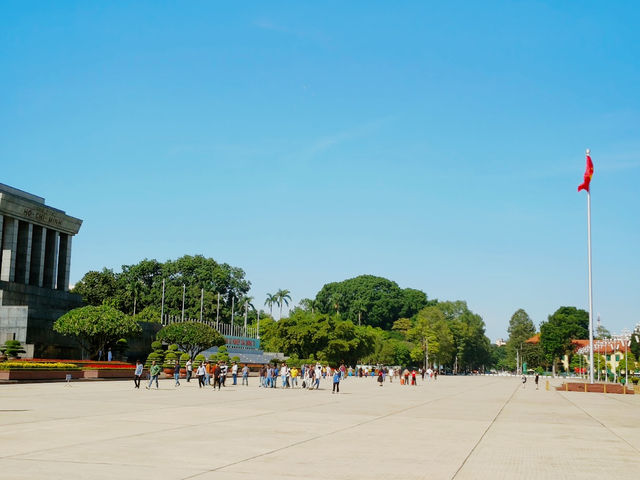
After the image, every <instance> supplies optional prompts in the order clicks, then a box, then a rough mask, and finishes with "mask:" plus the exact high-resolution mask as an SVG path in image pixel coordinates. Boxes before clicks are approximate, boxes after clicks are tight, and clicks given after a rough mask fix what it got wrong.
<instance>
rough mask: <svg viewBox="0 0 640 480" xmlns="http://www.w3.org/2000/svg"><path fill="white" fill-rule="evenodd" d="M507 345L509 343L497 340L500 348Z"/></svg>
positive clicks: (500, 339)
mask: <svg viewBox="0 0 640 480" xmlns="http://www.w3.org/2000/svg"><path fill="white" fill-rule="evenodd" d="M506 344H507V342H505V341H504V340H503V339H502V338H499V339H497V340H496V345H497V346H498V347H504V346H505V345H506Z"/></svg>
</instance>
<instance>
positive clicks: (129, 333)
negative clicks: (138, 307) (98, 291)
mask: <svg viewBox="0 0 640 480" xmlns="http://www.w3.org/2000/svg"><path fill="white" fill-rule="evenodd" d="M53 330H54V331H56V332H58V333H61V334H63V335H69V336H73V337H75V338H76V339H77V341H78V343H80V345H81V347H82V349H83V351H84V352H86V353H88V354H89V355H90V357H91V358H95V357H97V356H98V352H99V351H103V352H105V351H107V349H108V348H115V346H116V342H117V341H118V340H119V339H121V338H130V337H134V336H137V335H139V334H140V333H141V332H142V329H141V328H140V326H139V325H138V324H137V322H136V321H135V320H133V319H132V318H131V317H129V316H128V315H125V314H124V313H122V312H121V311H119V310H117V309H115V308H113V307H110V306H108V305H100V306H92V305H90V306H87V307H81V308H75V309H73V310H71V311H70V312H67V313H65V314H64V315H62V316H61V317H60V318H58V320H56V321H55V322H54V324H53Z"/></svg>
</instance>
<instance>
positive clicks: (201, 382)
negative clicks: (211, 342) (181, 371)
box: [196, 362, 206, 388]
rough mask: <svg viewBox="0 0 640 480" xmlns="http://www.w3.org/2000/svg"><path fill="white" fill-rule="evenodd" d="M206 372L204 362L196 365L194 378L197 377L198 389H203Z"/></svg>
mask: <svg viewBox="0 0 640 480" xmlns="http://www.w3.org/2000/svg"><path fill="white" fill-rule="evenodd" d="M205 372H206V369H205V368H204V362H200V365H198V370H196V377H198V387H199V388H202V387H204V374H205Z"/></svg>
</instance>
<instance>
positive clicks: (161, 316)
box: [160, 278, 164, 323]
mask: <svg viewBox="0 0 640 480" xmlns="http://www.w3.org/2000/svg"><path fill="white" fill-rule="evenodd" d="M162 322H164V278H163V279H162V306H161V307H160V323H162Z"/></svg>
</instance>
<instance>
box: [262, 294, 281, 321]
mask: <svg viewBox="0 0 640 480" xmlns="http://www.w3.org/2000/svg"><path fill="white" fill-rule="evenodd" d="M277 303H278V300H277V297H276V295H274V294H272V293H267V299H266V300H265V301H264V304H265V306H267V307H269V315H271V316H273V306H274V305H276V304H277Z"/></svg>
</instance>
